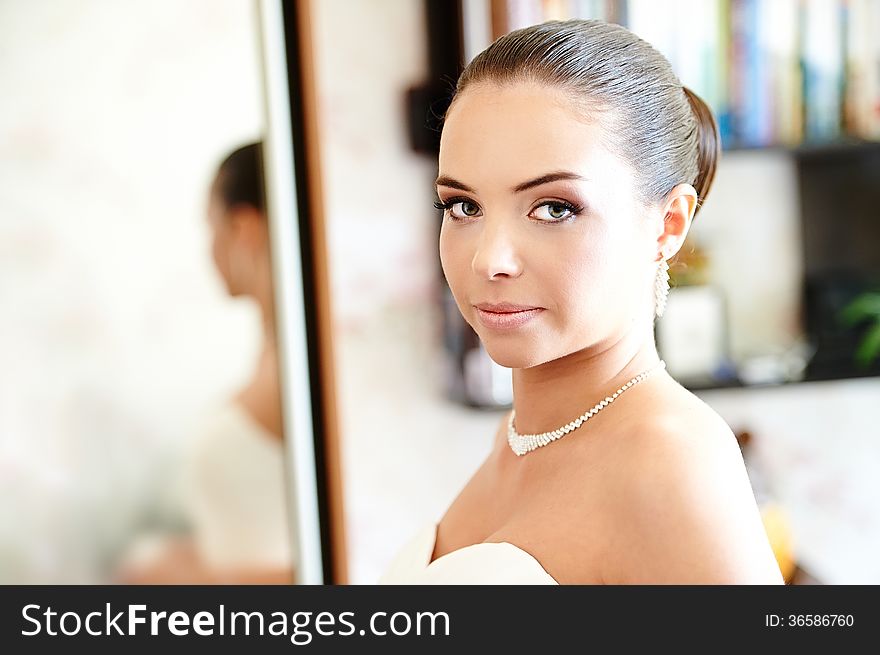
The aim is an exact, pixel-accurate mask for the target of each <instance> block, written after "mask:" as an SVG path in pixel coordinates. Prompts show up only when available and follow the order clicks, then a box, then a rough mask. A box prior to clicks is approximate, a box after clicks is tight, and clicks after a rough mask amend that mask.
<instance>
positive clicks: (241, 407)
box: [121, 143, 294, 584]
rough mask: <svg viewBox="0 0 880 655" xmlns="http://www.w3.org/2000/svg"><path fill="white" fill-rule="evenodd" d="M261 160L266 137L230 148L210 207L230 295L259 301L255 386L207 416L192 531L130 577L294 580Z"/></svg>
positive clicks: (195, 467)
mask: <svg viewBox="0 0 880 655" xmlns="http://www.w3.org/2000/svg"><path fill="white" fill-rule="evenodd" d="M261 161H262V157H261V145H260V144H259V143H253V144H250V145H247V146H244V147H242V148H239V149H238V150H236V151H235V152H233V153H232V154H230V155H229V156H228V157H227V158H226V159H225V160H224V161H223V162H222V163H221V164H220V167H219V168H218V171H217V174H216V176H215V179H214V181H213V184H212V185H211V191H210V194H209V202H208V212H207V215H208V216H207V217H208V223H209V225H210V228H211V233H212V248H211V250H212V255H213V259H214V264H215V266H216V268H217V270H218V272H219V273H220V276H221V277H222V279H223V282H224V284H225V287H226V290H227V292H228V293H229V295H231V296H233V297H246V298H250V299H252V300H253V301H255V302H256V303H257V305H258V306H259V309H260V315H261V317H262V324H263V344H262V349H261V353H260V356H259V360H258V361H257V365H256V367H255V370H254V373H253V377H252V378H251V380H250V381H249V382H248V384H247V385H246V386H245V387H244V388H243V389H241V391H240V392H239V393H237V394H236V395H235V397H234V398H232V399H231V400H230V401H229V402H227V403H224V404H223V405H221V406H219V407H217V408H216V409H215V411H214V412H213V414H211V415H209V416H207V417H205V420H204V421H203V424H202V426H201V429H200V431H199V433H198V434H197V435H196V436H195V439H194V444H193V447H192V449H191V450H190V453H189V458H188V461H187V466H186V469H187V475H186V476H185V477H186V482H185V490H186V500H185V502H186V505H187V507H186V509H187V513H188V516H189V519H190V523H191V527H192V532H191V535H190V536H188V537H186V538H182V539H175V540H170V541H164V542H163V546H162V547H161V549H160V551H159V554H158V555H157V556H153V557H151V558H149V559H148V561H147V562H146V563H141V564H136V565H135V564H130V565H129V566H127V567H126V569H125V571H124V573H123V574H122V576H121V581H123V582H127V583H165V584H171V583H186V584H209V583H226V584H232V583H242V584H269V583H280V584H284V583H291V582H293V574H294V573H293V565H294V554H293V552H292V550H291V548H292V545H291V540H290V538H289V525H290V524H289V521H288V520H287V513H286V510H285V497H286V492H285V483H284V456H283V453H284V448H283V434H284V433H283V428H282V420H281V418H282V417H281V405H280V394H279V382H278V380H279V379H278V361H277V353H276V346H275V344H276V341H275V316H274V309H273V307H274V303H273V296H272V270H271V264H270V258H269V227H268V222H267V220H266V213H265V207H264V201H263V183H262V176H261Z"/></svg>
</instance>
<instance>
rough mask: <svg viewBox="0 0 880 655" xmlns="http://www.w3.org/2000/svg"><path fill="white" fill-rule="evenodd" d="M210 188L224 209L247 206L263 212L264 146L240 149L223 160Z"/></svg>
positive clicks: (257, 145) (256, 145) (258, 142)
mask: <svg viewBox="0 0 880 655" xmlns="http://www.w3.org/2000/svg"><path fill="white" fill-rule="evenodd" d="M213 189H214V193H216V194H217V196H218V197H219V198H220V200H222V201H223V204H224V205H226V207H227V208H228V207H234V206H235V205H249V206H251V207H255V208H256V209H259V210H260V211H261V212H262V211H264V210H265V205H266V202H265V198H264V192H263V143H262V142H261V141H257V142H255V143H250V144H248V145H245V146H242V147H241V148H238V149H237V150H234V151H233V152H232V153H231V154H230V155H229V156H228V157H226V159H224V160H223V162H222V163H221V164H220V166H219V167H218V169H217V176H216V177H215V178H214V187H213Z"/></svg>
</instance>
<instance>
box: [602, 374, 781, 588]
mask: <svg viewBox="0 0 880 655" xmlns="http://www.w3.org/2000/svg"><path fill="white" fill-rule="evenodd" d="M659 398H661V399H662V402H654V403H652V406H653V410H652V411H650V412H645V413H644V414H643V415H642V416H639V417H637V418H635V419H633V420H632V421H630V422H629V423H628V424H627V425H626V426H625V427H624V428H623V431H622V433H621V435H620V436H621V437H622V438H621V439H620V444H621V445H620V447H619V450H618V452H617V453H616V455H615V457H614V469H613V474H611V475H608V476H607V478H608V481H607V483H608V486H609V487H610V488H609V489H608V491H610V493H609V494H608V498H609V499H610V501H609V504H610V508H609V509H610V511H609V513H608V514H607V515H606V517H607V520H608V525H607V527H608V542H607V543H608V548H607V550H606V552H605V557H604V565H603V568H604V570H603V579H604V580H606V581H607V582H610V583H618V584H621V583H622V584H741V583H742V584H776V583H781V582H782V577H781V574H780V573H779V568H778V566H777V565H776V560H775V558H774V557H773V551H772V549H771V548H770V544H769V541H768V539H767V536H766V532H765V530H764V527H763V523H762V521H761V517H760V512H759V510H758V507H757V504H756V502H755V497H754V493H753V491H752V487H751V484H750V483H749V479H748V475H747V473H746V469H745V464H744V462H743V459H742V455H741V452H740V449H739V446H738V445H737V443H736V438H735V436H734V434H733V432H732V431H731V429H730V427H728V425H727V424H726V423H725V421H724V420H723V419H722V418H721V417H720V416H719V415H718V414H717V413H716V412H715V411H714V410H712V409H711V408H710V407H709V406H708V405H706V404H705V403H704V402H703V401H702V400H700V399H699V398H697V397H696V396H694V395H693V394H691V393H690V392H688V391H686V390H685V389H683V388H681V387H675V388H673V387H672V386H669V387H668V388H667V389H665V390H664V391H663V392H662V394H661V396H660V397H659Z"/></svg>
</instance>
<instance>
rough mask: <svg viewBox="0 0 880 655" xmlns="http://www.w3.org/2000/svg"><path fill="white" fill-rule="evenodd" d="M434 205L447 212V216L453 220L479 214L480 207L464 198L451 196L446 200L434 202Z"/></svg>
mask: <svg viewBox="0 0 880 655" xmlns="http://www.w3.org/2000/svg"><path fill="white" fill-rule="evenodd" d="M434 207H436V208H437V209H442V210H443V211H444V212H449V217H450V218H452V219H453V220H464V219H466V218H474V217H475V216H479V215H480V207H479V206H478V205H477V204H476V203H474V202H471V201H470V200H467V199H465V198H453V199H451V200H447V201H446V202H435V203H434Z"/></svg>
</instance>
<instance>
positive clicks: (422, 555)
mask: <svg viewBox="0 0 880 655" xmlns="http://www.w3.org/2000/svg"><path fill="white" fill-rule="evenodd" d="M436 539H437V524H436V523H433V522H432V523H429V524H427V525H425V526H424V527H422V528H421V529H420V530H419V531H418V532H417V533H416V534H415V535H414V536H413V537H412V539H410V541H408V542H407V544H406V545H405V546H404V547H403V548H402V549H401V550H400V551H399V552H398V553H397V555H396V556H395V558H394V559H393V560H392V562H391V565H390V566H389V568H388V569H387V570H386V571H385V573H384V574H383V575H382V577H381V578H379V584H426V585H428V584H529V585H531V584H547V585H555V584H559V583H558V582H556V580H554V579H553V577H551V575H550V574H549V573H547V571H545V570H544V567H542V566H541V564H540V563H539V562H538V560H536V559H535V558H534V557H533V556H532V555H530V554H529V553H527V552H526V551H524V550H523V549H522V548H520V547H518V546H514V545H513V544H511V543H508V542H506V541H503V542H484V543H478V544H472V545H470V546H465V547H464V548H459V549H458V550H454V551H452V552H449V553H446V554H445V555H443V556H441V557H438V558H437V559H435V560H434V561H433V562H432V561H431V556H432V555H433V554H434V544H435V542H436Z"/></svg>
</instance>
